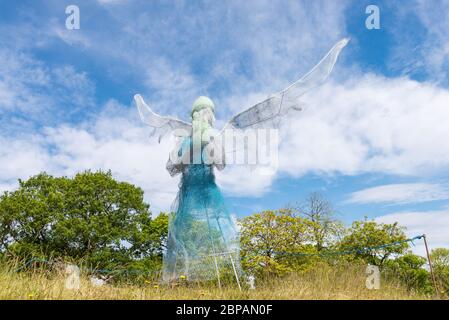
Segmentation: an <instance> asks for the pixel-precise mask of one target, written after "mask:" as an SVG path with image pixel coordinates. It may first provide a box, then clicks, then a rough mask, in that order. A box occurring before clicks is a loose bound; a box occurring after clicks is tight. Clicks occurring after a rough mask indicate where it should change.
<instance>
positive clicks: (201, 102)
mask: <svg viewBox="0 0 449 320" xmlns="http://www.w3.org/2000/svg"><path fill="white" fill-rule="evenodd" d="M205 108H209V109H211V111H212V112H214V111H215V105H214V103H213V102H212V100H211V99H209V98H208V97H206V96H200V97H198V98H197V99H196V100H195V102H194V103H193V106H192V115H193V114H194V113H195V112H197V111H200V110H202V109H205Z"/></svg>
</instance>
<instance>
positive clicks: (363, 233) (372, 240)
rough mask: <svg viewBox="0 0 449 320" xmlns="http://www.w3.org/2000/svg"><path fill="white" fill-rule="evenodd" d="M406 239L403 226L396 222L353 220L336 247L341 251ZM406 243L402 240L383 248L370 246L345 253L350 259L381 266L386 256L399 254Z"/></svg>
mask: <svg viewBox="0 0 449 320" xmlns="http://www.w3.org/2000/svg"><path fill="white" fill-rule="evenodd" d="M405 239H407V237H406V235H405V233H404V228H403V227H400V226H399V225H398V224H397V223H392V224H385V223H377V222H375V221H369V220H366V219H365V220H364V221H354V222H353V223H352V226H351V227H350V228H349V230H347V235H346V236H345V237H344V238H343V239H342V240H341V241H340V243H339V244H338V247H339V249H340V250H343V251H353V250H357V249H360V248H367V247H379V246H382V245H385V244H393V243H395V242H398V241H404V240H405ZM408 247H409V245H408V243H405V242H402V243H398V244H396V245H392V246H387V247H384V248H372V249H367V250H362V251H359V252H354V253H353V254H350V255H347V257H348V258H349V259H350V260H357V259H362V260H363V261H365V262H367V263H370V264H372V265H376V266H382V265H383V264H384V263H385V261H387V259H388V258H390V257H392V256H394V255H401V254H403V253H405V251H406V250H407V249H408Z"/></svg>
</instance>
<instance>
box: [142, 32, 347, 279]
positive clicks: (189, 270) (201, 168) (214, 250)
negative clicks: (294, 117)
mask: <svg viewBox="0 0 449 320" xmlns="http://www.w3.org/2000/svg"><path fill="white" fill-rule="evenodd" d="M347 43H348V39H343V40H341V41H339V42H338V43H337V44H336V45H335V46H334V47H333V48H332V49H331V50H330V51H329V52H328V53H327V54H326V55H325V56H324V58H323V59H322V60H321V61H320V62H319V63H318V64H317V65H316V66H315V67H314V68H313V69H312V70H311V71H310V72H309V73H307V74H306V75H305V76H303V77H302V78H301V79H300V80H298V81H296V82H294V83H293V84H291V85H290V86H288V87H287V88H286V89H284V90H282V91H281V92H279V93H277V94H275V95H274V96H271V97H270V98H268V99H266V100H264V101H262V102H260V103H257V104H256V105H254V106H252V107H250V108H248V109H246V110H245V111H243V112H241V113H239V114H237V115H235V116H234V117H232V118H231V120H230V121H229V122H228V123H227V124H226V125H225V126H224V128H223V129H222V130H221V131H220V132H219V133H218V134H216V135H213V134H212V130H213V125H214V121H215V117H214V111H215V105H214V103H213V102H212V100H210V99H209V98H207V97H204V96H201V97H199V98H198V99H197V100H196V101H195V102H194V103H193V107H192V113H191V117H192V123H187V122H184V121H181V120H178V119H175V118H172V117H167V116H160V115H158V114H156V113H154V112H153V111H152V110H151V109H150V107H149V106H148V105H146V104H145V102H144V100H143V98H142V97H141V96H140V95H138V94H137V95H135V96H134V99H135V102H136V105H137V108H138V110H139V114H140V117H141V119H142V121H143V122H145V123H146V124H148V125H149V126H151V127H152V128H154V133H157V134H158V135H159V142H160V140H161V138H162V137H163V136H164V135H165V134H167V133H169V132H173V133H174V134H175V136H177V137H179V138H178V143H177V144H176V146H175V148H174V149H173V151H172V153H171V154H170V158H169V160H168V162H167V170H168V172H169V173H170V175H171V176H175V175H177V174H181V179H180V183H179V191H178V195H177V197H176V199H175V201H174V203H173V206H172V210H171V211H172V212H173V213H172V214H171V216H170V221H169V233H168V239H167V244H166V250H165V252H164V259H163V280H164V281H172V280H175V279H178V278H179V277H181V278H184V277H186V278H188V279H211V278H215V277H217V279H218V285H219V286H220V278H223V276H224V275H225V273H229V275H231V276H232V277H234V276H235V278H236V280H237V283H238V285H239V287H240V282H239V275H240V274H241V273H242V272H241V267H240V252H239V248H240V246H239V234H238V230H237V228H236V225H235V223H234V221H233V219H232V218H231V216H230V213H229V211H228V210H227V208H226V205H225V201H224V198H223V196H222V194H221V192H220V190H219V188H218V186H217V185H216V183H215V175H214V168H216V169H218V170H223V168H224V167H225V165H226V156H225V155H226V154H227V153H228V152H229V150H224V145H223V144H220V143H219V141H220V139H219V138H220V137H221V136H222V135H223V132H225V130H228V129H233V130H247V129H252V128H269V127H273V126H276V127H277V126H279V124H280V123H281V122H282V119H283V118H286V117H285V115H286V114H287V113H289V112H297V111H300V110H301V108H300V102H299V101H298V98H299V97H301V96H302V95H303V94H305V93H306V92H307V91H309V90H310V89H312V88H314V87H316V86H318V85H320V84H321V83H323V82H324V81H325V80H326V79H327V77H328V76H329V74H330V72H331V71H332V69H333V66H334V65H335V63H336V61H337V58H338V55H339V53H340V51H341V50H342V49H343V48H344V47H345V46H346V44H347ZM211 136H214V137H215V138H214V139H211V138H210V137H211ZM217 137H218V139H217Z"/></svg>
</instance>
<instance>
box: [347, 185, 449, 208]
mask: <svg viewBox="0 0 449 320" xmlns="http://www.w3.org/2000/svg"><path fill="white" fill-rule="evenodd" d="M446 199H449V186H445V185H440V184H430V183H403V184H387V185H382V186H377V187H373V188H368V189H364V190H360V191H357V192H354V193H352V194H351V195H350V197H349V199H348V201H347V202H349V203H358V204H360V203H390V204H406V203H419V202H427V201H436V200H446Z"/></svg>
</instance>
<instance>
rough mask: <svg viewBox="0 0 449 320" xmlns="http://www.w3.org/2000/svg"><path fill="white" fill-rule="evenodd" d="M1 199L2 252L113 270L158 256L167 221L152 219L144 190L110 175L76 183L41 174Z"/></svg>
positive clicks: (82, 178)
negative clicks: (73, 261)
mask: <svg viewBox="0 0 449 320" xmlns="http://www.w3.org/2000/svg"><path fill="white" fill-rule="evenodd" d="M19 183H20V187H19V189H18V190H16V191H13V192H6V193H4V194H3V195H2V196H1V198H0V226H1V227H0V251H1V252H4V253H7V254H9V255H13V256H18V257H22V258H31V257H39V258H47V259H48V258H58V257H70V258H72V259H75V260H81V259H82V260H83V261H84V262H85V263H87V264H88V265H91V266H95V267H98V268H113V267H114V266H116V265H122V264H125V263H130V262H132V261H134V260H138V259H142V258H143V257H149V256H150V257H158V260H160V257H161V255H162V250H163V247H162V246H163V243H164V239H165V237H166V235H167V224H168V219H167V215H166V214H161V215H159V216H158V217H156V218H155V219H152V218H151V213H150V211H149V205H147V204H145V203H144V201H143V191H142V190H141V189H140V188H137V187H135V186H133V185H131V184H129V183H126V182H118V181H116V180H114V179H113V178H112V175H111V173H110V172H101V171H100V172H89V171H87V172H84V173H80V174H77V175H76V176H75V177H74V178H73V179H69V178H66V177H62V178H54V177H52V176H50V175H48V174H45V173H42V174H39V175H37V176H34V177H31V178H30V179H28V180H27V181H19Z"/></svg>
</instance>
